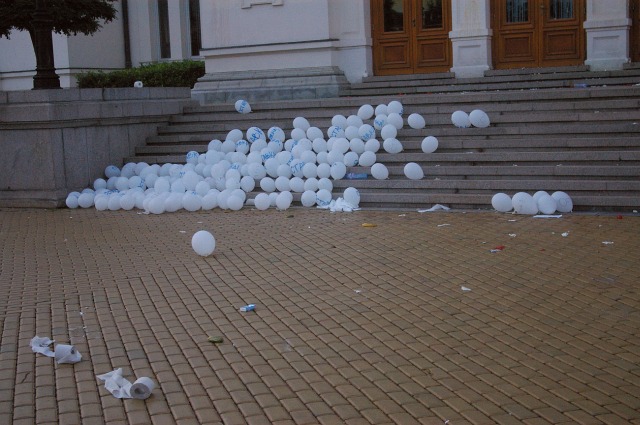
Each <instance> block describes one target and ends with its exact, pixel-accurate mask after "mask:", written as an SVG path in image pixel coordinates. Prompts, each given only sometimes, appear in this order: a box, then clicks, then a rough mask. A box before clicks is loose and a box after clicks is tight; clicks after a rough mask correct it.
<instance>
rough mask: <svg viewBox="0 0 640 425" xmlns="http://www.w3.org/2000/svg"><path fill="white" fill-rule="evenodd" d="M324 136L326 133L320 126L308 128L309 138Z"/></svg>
mask: <svg viewBox="0 0 640 425" xmlns="http://www.w3.org/2000/svg"><path fill="white" fill-rule="evenodd" d="M323 136H324V134H322V130H320V129H319V128H318V127H309V128H308V129H307V139H309V140H315V139H317V138H319V137H320V138H322V137H323Z"/></svg>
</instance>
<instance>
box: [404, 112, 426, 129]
mask: <svg viewBox="0 0 640 425" xmlns="http://www.w3.org/2000/svg"><path fill="white" fill-rule="evenodd" d="M407 123H408V124H409V127H411V128H414V129H416V130H420V129H421V128H424V126H425V125H427V123H426V122H425V120H424V118H423V117H422V115H420V114H411V115H409V117H408V118H407Z"/></svg>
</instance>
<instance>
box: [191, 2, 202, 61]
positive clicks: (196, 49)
mask: <svg viewBox="0 0 640 425" xmlns="http://www.w3.org/2000/svg"><path fill="white" fill-rule="evenodd" d="M189 30H190V31H191V56H199V55H200V49H201V48H202V36H201V34H200V0H189Z"/></svg>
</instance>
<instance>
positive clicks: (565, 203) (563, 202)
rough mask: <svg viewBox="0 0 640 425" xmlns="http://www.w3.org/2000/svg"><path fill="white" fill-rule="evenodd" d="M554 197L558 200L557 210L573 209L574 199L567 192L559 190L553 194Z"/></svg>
mask: <svg viewBox="0 0 640 425" xmlns="http://www.w3.org/2000/svg"><path fill="white" fill-rule="evenodd" d="M551 196H552V197H553V199H555V200H556V203H557V204H558V205H557V210H558V211H559V212H561V213H568V212H571V211H573V200H572V199H571V197H570V196H569V195H567V194H566V193H565V192H562V191H557V192H553V193H552V194H551Z"/></svg>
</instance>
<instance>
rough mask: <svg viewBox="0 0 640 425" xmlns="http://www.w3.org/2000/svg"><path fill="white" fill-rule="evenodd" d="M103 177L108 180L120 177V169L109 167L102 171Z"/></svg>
mask: <svg viewBox="0 0 640 425" xmlns="http://www.w3.org/2000/svg"><path fill="white" fill-rule="evenodd" d="M104 175H105V177H106V178H108V179H110V178H111V177H120V169H119V168H118V167H116V166H115V165H109V166H108V167H107V168H105V169H104Z"/></svg>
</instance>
